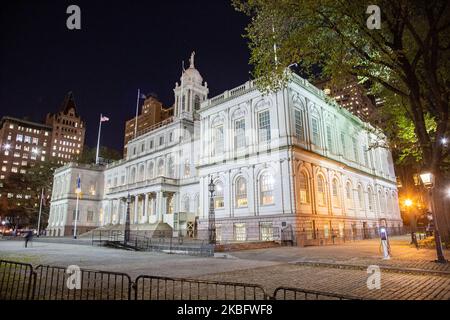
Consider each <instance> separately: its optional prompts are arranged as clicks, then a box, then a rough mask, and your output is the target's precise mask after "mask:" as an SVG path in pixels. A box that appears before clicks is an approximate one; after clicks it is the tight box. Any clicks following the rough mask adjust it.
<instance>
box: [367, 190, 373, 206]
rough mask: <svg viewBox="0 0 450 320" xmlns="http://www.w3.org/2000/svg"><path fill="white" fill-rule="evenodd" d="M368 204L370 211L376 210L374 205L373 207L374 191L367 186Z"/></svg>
mask: <svg viewBox="0 0 450 320" xmlns="http://www.w3.org/2000/svg"><path fill="white" fill-rule="evenodd" d="M367 198H368V201H367V205H368V208H369V210H370V211H374V207H373V192H372V188H371V187H368V188H367Z"/></svg>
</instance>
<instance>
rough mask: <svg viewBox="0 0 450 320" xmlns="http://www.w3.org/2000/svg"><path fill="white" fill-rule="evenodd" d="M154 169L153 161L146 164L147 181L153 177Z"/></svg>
mask: <svg viewBox="0 0 450 320" xmlns="http://www.w3.org/2000/svg"><path fill="white" fill-rule="evenodd" d="M154 167H155V165H154V163H153V161H152V162H150V163H149V164H148V169H147V179H152V178H153V175H154V172H155V168H154Z"/></svg>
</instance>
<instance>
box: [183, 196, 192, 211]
mask: <svg viewBox="0 0 450 320" xmlns="http://www.w3.org/2000/svg"><path fill="white" fill-rule="evenodd" d="M183 209H184V212H190V209H191V208H190V199H189V197H188V196H186V197H185V198H184V199H183Z"/></svg>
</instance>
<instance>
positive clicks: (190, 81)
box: [173, 52, 209, 117]
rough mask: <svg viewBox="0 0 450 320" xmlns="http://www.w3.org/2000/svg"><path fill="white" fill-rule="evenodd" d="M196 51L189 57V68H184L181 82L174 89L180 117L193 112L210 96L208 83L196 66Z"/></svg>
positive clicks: (177, 114) (176, 114)
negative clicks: (204, 80)
mask: <svg viewBox="0 0 450 320" xmlns="http://www.w3.org/2000/svg"><path fill="white" fill-rule="evenodd" d="M194 58H195V52H192V54H191V58H190V59H189V68H188V69H186V70H185V69H184V68H183V70H182V74H181V77H180V81H181V84H178V82H177V83H176V84H175V88H174V89H173V91H174V94H175V112H174V114H175V116H177V117H180V116H182V115H185V114H187V113H190V114H193V113H195V111H196V110H198V109H200V104H201V103H202V102H203V101H205V100H206V99H207V97H208V92H209V89H208V84H207V83H206V82H205V83H203V77H202V76H201V74H200V72H198V70H197V69H196V68H195V64H194Z"/></svg>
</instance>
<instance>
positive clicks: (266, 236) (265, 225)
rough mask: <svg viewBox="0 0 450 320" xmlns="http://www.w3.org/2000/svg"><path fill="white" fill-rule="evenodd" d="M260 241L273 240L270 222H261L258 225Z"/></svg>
mask: <svg viewBox="0 0 450 320" xmlns="http://www.w3.org/2000/svg"><path fill="white" fill-rule="evenodd" d="M259 230H260V237H261V241H273V226H272V222H261V223H260V225H259Z"/></svg>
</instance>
